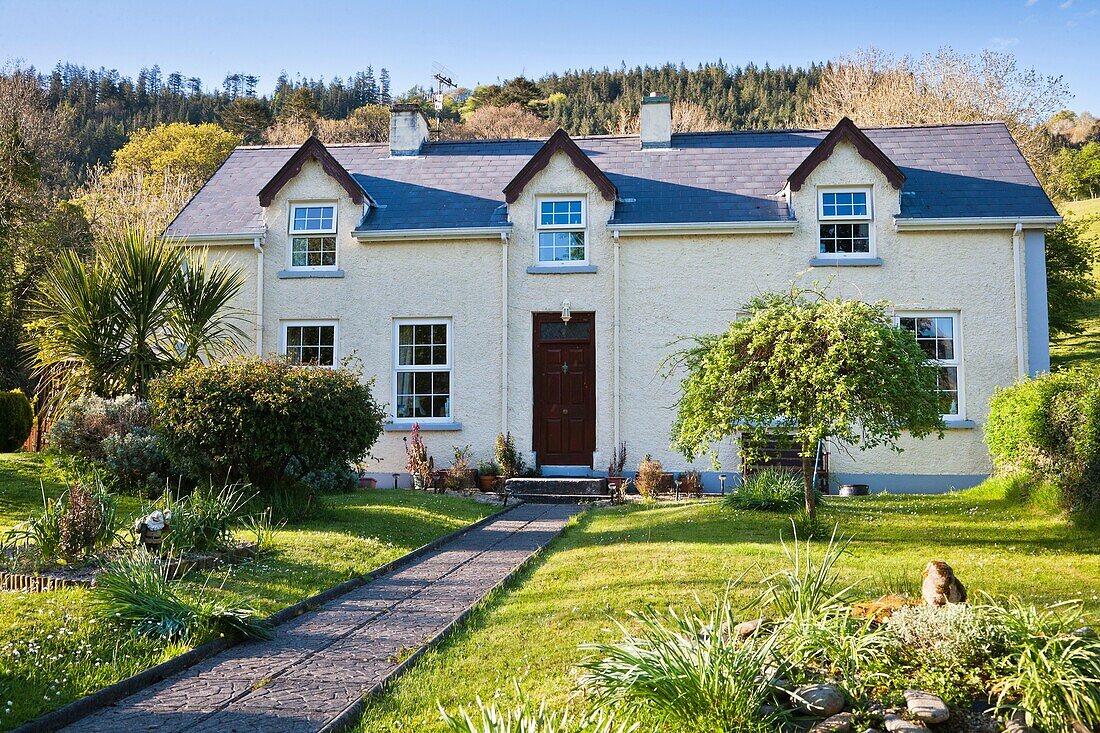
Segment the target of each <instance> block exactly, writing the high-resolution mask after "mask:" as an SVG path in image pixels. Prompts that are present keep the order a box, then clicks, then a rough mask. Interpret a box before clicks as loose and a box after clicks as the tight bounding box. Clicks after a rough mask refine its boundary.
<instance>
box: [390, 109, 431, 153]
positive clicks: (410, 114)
mask: <svg viewBox="0 0 1100 733" xmlns="http://www.w3.org/2000/svg"><path fill="white" fill-rule="evenodd" d="M426 142H428V120H426V119H425V118H424V114H423V113H422V112H421V111H420V105H418V104H395V105H393V107H391V108H390V155H391V156H394V157H397V156H402V155H419V154H420V149H421V148H422V147H424V143H426Z"/></svg>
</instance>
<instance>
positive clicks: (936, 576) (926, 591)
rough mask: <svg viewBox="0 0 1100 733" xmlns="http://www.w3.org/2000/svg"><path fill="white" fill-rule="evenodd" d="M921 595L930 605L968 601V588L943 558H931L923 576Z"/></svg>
mask: <svg viewBox="0 0 1100 733" xmlns="http://www.w3.org/2000/svg"><path fill="white" fill-rule="evenodd" d="M921 596H922V597H923V598H924V602H925V603H927V604H928V605H929V606H944V605H947V604H948V603H966V588H965V587H964V586H963V584H962V583H961V582H959V579H958V578H956V577H955V571H954V570H952V569H951V566H950V565H948V564H947V563H945V562H944V561H943V560H929V561H928V565H926V566H925V568H924V573H922V576H921Z"/></svg>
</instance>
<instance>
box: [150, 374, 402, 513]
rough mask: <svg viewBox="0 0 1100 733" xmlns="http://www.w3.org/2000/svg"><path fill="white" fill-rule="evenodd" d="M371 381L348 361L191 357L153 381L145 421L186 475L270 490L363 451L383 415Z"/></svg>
mask: <svg viewBox="0 0 1100 733" xmlns="http://www.w3.org/2000/svg"><path fill="white" fill-rule="evenodd" d="M371 387H372V383H370V382H367V383H363V382H361V381H360V380H359V375H358V374H357V373H356V372H354V371H351V370H349V369H344V368H338V369H321V368H312V367H301V366H295V365H293V364H291V363H290V362H289V361H287V360H283V359H278V360H263V359H259V358H256V357H245V358H239V359H233V360H229V361H223V362H219V363H217V364H213V365H210V366H206V365H203V364H192V365H191V366H188V367H187V368H185V369H182V370H180V371H178V372H175V373H173V374H170V375H168V376H165V377H163V378H161V379H159V380H157V381H156V382H155V383H154V384H153V386H152V388H151V401H152V406H153V418H154V419H153V427H154V431H155V433H156V435H157V436H158V437H159V438H160V439H161V442H162V444H163V445H164V447H165V449H166V451H167V453H168V455H169V457H170V458H171V459H172V460H173V461H174V462H176V463H177V464H178V465H179V466H181V467H183V468H185V469H187V470H188V471H190V472H191V473H193V474H194V475H196V476H199V477H211V476H215V475H217V476H226V475H230V474H233V473H236V474H237V475H239V476H241V477H243V478H244V479H245V480H247V481H248V482H249V483H251V484H252V485H253V486H255V487H256V488H257V489H258V490H259V491H260V492H269V491H271V490H273V489H274V488H276V487H279V486H285V485H287V484H296V483H299V482H300V481H301V480H302V478H303V477H304V476H305V475H306V474H308V473H309V472H310V471H315V470H319V469H325V468H329V467H331V466H334V465H350V464H352V463H354V462H355V461H357V460H359V459H361V458H362V457H363V456H364V455H366V454H367V453H368V451H369V450H370V448H371V447H372V446H373V445H374V444H375V442H376V441H377V440H378V437H379V435H381V433H382V420H383V418H384V413H383V411H382V408H381V407H380V406H379V405H378V403H377V402H376V401H375V399H374V395H373V394H372V392H371Z"/></svg>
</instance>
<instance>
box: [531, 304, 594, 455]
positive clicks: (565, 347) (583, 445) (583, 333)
mask: <svg viewBox="0 0 1100 733" xmlns="http://www.w3.org/2000/svg"><path fill="white" fill-rule="evenodd" d="M534 321H535V324H534V325H535V339H534V343H535V355H534V357H535V358H534V362H535V375H534V376H535V410H534V412H535V426H534V436H535V452H536V453H537V454H538V455H537V457H538V462H539V465H540V466H588V467H589V468H591V467H592V451H594V450H596V314H595V313H574V314H573V315H572V317H571V318H570V319H569V322H568V323H565V322H563V321H562V319H561V313H536V314H535V319H534Z"/></svg>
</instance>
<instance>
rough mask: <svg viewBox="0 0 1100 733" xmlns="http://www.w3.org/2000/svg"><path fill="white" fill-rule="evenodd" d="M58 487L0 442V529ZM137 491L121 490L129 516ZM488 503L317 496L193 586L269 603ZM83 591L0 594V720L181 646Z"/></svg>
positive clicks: (484, 510)
mask: <svg viewBox="0 0 1100 733" xmlns="http://www.w3.org/2000/svg"><path fill="white" fill-rule="evenodd" d="M40 480H41V486H42V487H43V488H44V489H45V491H46V494H47V496H51V497H52V496H57V495H58V494H59V493H60V492H61V491H62V490H64V488H65V482H64V481H63V479H62V476H61V474H60V472H59V471H58V470H57V469H56V468H52V467H51V466H50V465H49V463H48V461H46V460H45V459H43V458H42V457H41V456H38V455H32V454H0V531H6V529H7V528H8V527H10V526H13V525H15V524H17V523H18V522H20V521H22V520H24V519H26V518H27V517H28V516H29V515H30V514H31V513H32V512H33V511H35V510H36V509H37V508H38V507H40V506H41V503H42V498H41V491H42V489H40V484H39V481H40ZM140 507H141V502H140V501H139V500H137V499H134V498H131V497H122V498H121V499H120V507H119V513H120V516H122V517H124V518H131V517H133V516H135V515H136V514H137V513H138V511H139V510H140ZM492 511H494V508H493V507H492V506H490V505H486V504H480V503H477V502H474V501H471V500H465V499H456V498H453V497H449V496H438V495H434V494H426V493H422V492H412V491H393V490H380V491H370V492H357V493H355V494H348V495H337V496H330V497H327V498H326V499H325V501H324V508H323V510H322V513H321V515H320V516H318V517H317V518H315V519H312V520H309V521H306V522H301V523H297V524H294V525H292V526H291V525H288V526H285V527H283V528H282V529H280V530H279V531H278V532H276V535H275V544H276V546H277V552H276V553H274V554H273V555H270V556H267V557H264V558H261V559H259V560H256V561H254V562H250V563H246V564H242V565H237V566H234V567H232V568H230V569H228V570H221V571H214V572H212V573H209V574H198V575H196V576H195V577H193V578H191V579H190V580H189V581H188V582H189V583H190V584H191V585H192V587H193V588H196V589H197V588H198V587H200V586H203V587H205V592H207V593H210V594H212V595H214V596H217V597H222V598H225V599H226V600H227V601H233V602H234V603H235V604H236V603H241V602H244V603H248V604H250V605H251V606H252V607H253V608H255V609H256V610H257V611H259V612H260V613H263V614H269V613H272V612H273V611H276V610H278V609H279V608H282V607H284V606H287V605H289V604H291V603H294V602H297V601H299V600H301V599H303V598H306V597H308V596H310V595H313V594H314V593H317V592H319V591H321V590H324V589H325V588H328V587H329V586H332V585H335V584H336V583H339V582H341V581H344V580H347V579H348V578H351V577H354V576H356V575H360V574H362V573H365V572H367V571H370V570H372V569H374V568H376V567H378V566H379V565H383V564H385V563H387V562H389V561H390V560H393V559H394V558H396V557H399V556H400V555H403V554H405V553H406V552H409V551H411V550H413V549H415V548H417V547H419V546H421V545H423V544H426V543H427V542H430V541H431V540H433V539H435V538H436V537H439V536H442V535H444V534H447V533H449V532H452V531H454V530H457V529H459V528H461V527H463V526H465V525H466V524H469V523H470V522H473V521H476V520H477V519H480V518H481V517H483V516H486V515H487V514H489V513H491V512H492ZM89 599H90V594H89V592H88V591H86V590H82V589H68V590H63V591H54V592H50V593H41V594H30V595H28V594H21V593H2V594H0V730H9V729H11V728H13V727H15V726H17V725H19V724H21V723H22V722H25V721H27V720H30V719H32V718H35V717H37V716H39V715H41V714H43V713H45V712H47V711H49V710H53V709H55V708H58V707H60V706H62V705H65V704H67V703H69V702H71V701H72V700H74V699H76V698H78V697H81V696H82V695H86V694H88V693H89V692H93V691H94V690H97V689H99V688H102V687H104V686H106V685H108V684H111V683H113V682H115V681H117V680H119V679H122V678H125V677H127V676H129V675H132V674H134V673H136V672H139V671H140V670H142V669H145V668H147V667H149V666H151V665H153V664H156V663H158V662H161V661H164V660H166V659H169V658H171V657H173V656H176V655H178V654H180V653H182V652H184V651H186V649H187V647H185V646H181V645H169V644H165V643H163V642H161V641H157V640H142V639H137V638H135V637H134V636H132V635H130V634H127V633H124V632H121V631H119V630H118V629H114V628H109V627H106V628H105V627H104V626H103V625H102V624H100V623H97V622H96V621H95V619H94V618H93V615H92V611H91V607H90V604H89Z"/></svg>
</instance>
